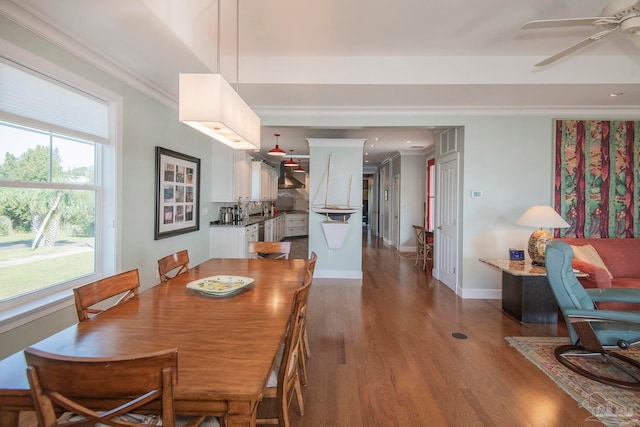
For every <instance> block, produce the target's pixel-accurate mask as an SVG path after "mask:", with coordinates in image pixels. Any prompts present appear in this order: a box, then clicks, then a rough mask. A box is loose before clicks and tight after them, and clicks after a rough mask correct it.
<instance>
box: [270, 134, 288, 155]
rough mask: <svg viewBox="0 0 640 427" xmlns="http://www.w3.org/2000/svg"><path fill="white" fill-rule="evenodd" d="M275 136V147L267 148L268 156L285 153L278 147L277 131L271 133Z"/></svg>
mask: <svg viewBox="0 0 640 427" xmlns="http://www.w3.org/2000/svg"><path fill="white" fill-rule="evenodd" d="M273 135H274V136H275V137H276V146H275V148H272V149H271V150H269V155H270V156H280V157H282V156H284V155H285V154H287V153H286V152H285V151H284V150H283V149H282V148H280V146H279V145H278V137H279V136H280V134H279V133H274V134H273Z"/></svg>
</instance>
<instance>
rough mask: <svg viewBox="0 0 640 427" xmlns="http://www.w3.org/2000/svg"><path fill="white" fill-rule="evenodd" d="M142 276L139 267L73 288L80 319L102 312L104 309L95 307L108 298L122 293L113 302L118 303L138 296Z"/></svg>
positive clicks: (86, 318) (81, 320) (83, 319)
mask: <svg viewBox="0 0 640 427" xmlns="http://www.w3.org/2000/svg"><path fill="white" fill-rule="evenodd" d="M139 288H140V278H139V276H138V269H134V270H129V271H126V272H124V273H119V274H115V275H113V276H109V277H106V278H104V279H100V280H97V281H95V282H92V283H87V284H86V285H83V286H80V287H78V288H75V289H74V290H73V297H74V299H75V303H76V311H77V312H78V320H79V321H80V322H83V321H85V320H88V319H89V318H90V317H91V316H90V315H96V314H99V313H102V312H103V311H104V309H98V308H95V307H93V306H94V305H95V304H98V303H99V302H102V301H104V300H106V299H108V298H111V297H115V296H116V295H119V294H122V295H121V296H120V298H118V300H117V301H116V302H115V303H114V304H113V305H117V304H120V303H122V302H124V301H127V300H129V299H131V298H134V297H137V296H138V293H139V292H138V290H139Z"/></svg>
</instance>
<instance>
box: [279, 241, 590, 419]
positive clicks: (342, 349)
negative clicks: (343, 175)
mask: <svg viewBox="0 0 640 427" xmlns="http://www.w3.org/2000/svg"><path fill="white" fill-rule="evenodd" d="M363 266H364V267H363V268H364V279H363V282H362V287H360V286H358V285H357V284H355V283H354V282H353V281H351V282H349V281H341V280H332V279H316V280H314V284H313V286H312V290H311V295H310V300H309V315H308V316H309V318H308V328H309V329H308V331H309V339H310V346H311V351H312V355H311V359H309V362H308V363H309V385H308V386H307V387H306V388H305V390H304V393H305V402H304V403H305V415H304V416H303V417H300V416H299V415H298V413H297V406H296V404H295V403H293V404H292V410H291V411H290V412H291V418H292V426H301V427H318V426H340V427H342V426H348V427H372V426H399V427H400V426H401V427H405V426H505V427H506V426H509V427H513V426H525V425H526V426H544V427H550V426H568V425H571V426H582V425H585V426H586V425H589V426H593V425H594V423H593V422H587V421H586V418H587V417H589V415H590V414H589V413H588V412H587V411H586V410H585V409H582V408H579V407H578V404H577V403H576V402H575V401H574V400H573V399H571V398H570V397H569V396H568V395H567V394H565V393H564V392H563V391H562V390H561V389H560V388H558V386H556V385H555V384H554V383H553V382H552V381H551V380H550V379H548V378H547V377H546V376H545V375H544V374H543V373H542V372H540V371H539V370H538V369H537V368H536V367H535V366H534V365H533V364H531V363H529V362H527V361H526V360H525V359H524V358H523V357H522V356H521V355H520V354H519V353H518V352H517V351H516V350H514V349H512V348H511V347H510V346H509V345H508V344H507V342H506V341H505V340H504V337H505V336H515V335H530V336H545V335H549V336H555V335H566V328H565V327H564V325H562V324H560V325H520V324H519V323H518V322H516V321H515V320H513V319H511V318H509V317H508V316H506V315H504V314H503V313H502V311H501V309H500V301H497V300H462V299H459V298H457V297H456V296H455V295H454V294H453V293H452V292H451V291H450V290H449V289H448V288H447V287H446V286H444V285H442V284H441V283H439V282H438V281H436V280H433V279H432V277H431V275H430V273H429V272H426V273H425V272H423V271H422V270H421V269H420V268H419V267H418V268H416V267H415V266H414V261H413V260H406V259H402V258H400V257H399V256H398V254H397V253H396V252H395V250H394V249H393V248H390V247H387V246H385V245H384V244H383V243H382V240H381V239H379V238H375V237H371V236H367V235H366V234H365V235H364V240H363ZM428 270H429V268H428ZM456 332H458V333H462V334H465V335H466V336H467V337H468V338H467V339H457V338H454V337H453V336H452V334H453V333H456ZM595 425H598V423H595Z"/></svg>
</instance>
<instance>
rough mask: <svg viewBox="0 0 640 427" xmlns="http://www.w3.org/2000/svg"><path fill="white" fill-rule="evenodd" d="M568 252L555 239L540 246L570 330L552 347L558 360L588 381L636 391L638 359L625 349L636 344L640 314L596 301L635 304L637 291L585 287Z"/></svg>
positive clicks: (639, 380) (639, 382)
mask: <svg viewBox="0 0 640 427" xmlns="http://www.w3.org/2000/svg"><path fill="white" fill-rule="evenodd" d="M572 261H573V250H572V249H571V246H570V245H569V244H568V243H566V242H561V241H557V240H554V241H552V242H551V243H549V244H548V245H547V247H546V249H545V268H546V272H547V281H548V282H549V287H550V288H551V291H552V292H553V294H554V296H555V297H556V301H557V302H558V306H559V308H560V311H561V312H562V315H563V317H564V319H565V323H566V325H567V329H568V330H569V339H570V341H571V343H570V344H566V345H560V346H558V347H556V348H555V349H554V355H555V357H556V359H557V360H558V362H560V363H561V364H563V365H564V366H566V367H567V368H569V369H571V370H572V371H574V372H577V373H578V374H580V375H583V376H585V377H587V378H589V379H592V380H595V381H599V382H601V383H604V384H608V385H611V386H614V387H622V388H626V389H631V390H635V391H638V390H640V360H636V359H634V358H631V357H628V356H626V355H624V354H623V353H624V350H627V349H629V348H631V347H636V346H638V345H640V312H637V311H616V310H598V309H597V308H596V306H595V303H597V302H613V301H619V302H629V303H639V302H640V289H633V288H595V289H585V288H584V287H583V286H582V284H581V283H580V282H579V281H578V279H577V278H576V275H575V272H574V271H573V267H572V265H571V264H572Z"/></svg>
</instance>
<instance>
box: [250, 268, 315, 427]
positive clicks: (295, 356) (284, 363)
mask: <svg viewBox="0 0 640 427" xmlns="http://www.w3.org/2000/svg"><path fill="white" fill-rule="evenodd" d="M311 281H312V275H311V272H310V271H308V270H307V273H306V274H305V278H304V282H303V284H302V286H301V287H300V288H298V289H296V291H295V293H294V296H293V308H292V310H291V316H290V318H289V326H288V328H287V334H286V338H285V342H284V348H283V351H282V354H281V357H280V355H279V356H278V359H279V360H278V361H277V363H276V364H275V367H274V370H273V371H272V373H271V376H270V378H269V382H268V383H267V387H266V388H265V390H264V392H263V397H264V399H270V400H273V399H275V402H276V406H277V416H271V417H264V416H261V414H260V409H261V408H260V406H263V407H265V406H266V403H267V402H265V404H263V403H260V404H259V406H258V411H259V413H258V418H257V420H256V424H275V425H280V426H284V427H289V407H290V405H291V400H293V395H294V394H295V396H296V401H297V403H298V410H299V412H300V415H304V402H303V399H302V387H301V385H300V376H299V372H298V371H299V358H300V351H301V349H300V336H301V334H300V330H301V329H300V328H301V319H302V317H301V311H302V308H303V307H304V306H306V304H307V300H308V298H309V290H310V287H311ZM264 399H263V401H264Z"/></svg>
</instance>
